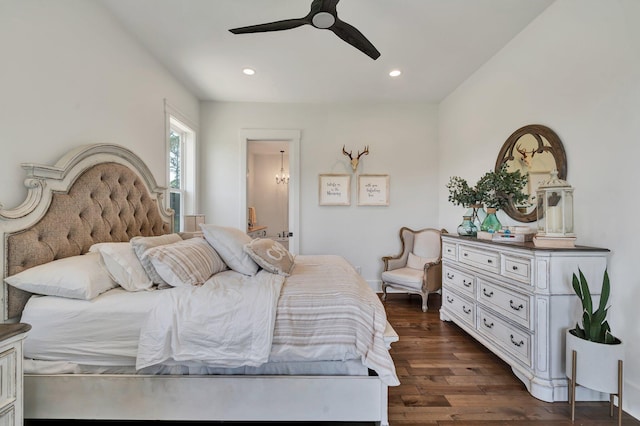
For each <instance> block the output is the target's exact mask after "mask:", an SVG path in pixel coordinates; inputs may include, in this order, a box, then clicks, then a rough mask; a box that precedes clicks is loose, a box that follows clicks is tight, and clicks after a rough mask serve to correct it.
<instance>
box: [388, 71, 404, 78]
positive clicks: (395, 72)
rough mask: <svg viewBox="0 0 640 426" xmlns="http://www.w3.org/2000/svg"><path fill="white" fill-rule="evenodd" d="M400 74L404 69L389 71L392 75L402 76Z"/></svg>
mask: <svg viewBox="0 0 640 426" xmlns="http://www.w3.org/2000/svg"><path fill="white" fill-rule="evenodd" d="M400 74H402V71H400V70H391V71H390V72H389V76H390V77H400Z"/></svg>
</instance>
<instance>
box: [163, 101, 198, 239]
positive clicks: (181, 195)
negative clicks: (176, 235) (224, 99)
mask: <svg viewBox="0 0 640 426" xmlns="http://www.w3.org/2000/svg"><path fill="white" fill-rule="evenodd" d="M168 122H169V126H168V137H167V139H168V141H167V149H168V153H167V163H168V167H167V169H168V176H167V177H168V192H169V194H168V196H169V197H168V198H169V207H171V208H172V209H173V210H174V222H173V231H174V232H180V231H182V230H183V229H184V220H183V218H184V215H185V214H193V213H195V212H196V190H195V176H196V174H195V172H196V170H195V169H196V162H195V140H196V133H195V131H194V130H193V129H192V128H191V127H190V126H188V125H186V124H184V121H182V120H179V119H178V118H176V117H175V116H174V115H172V114H171V113H170V112H169V113H168Z"/></svg>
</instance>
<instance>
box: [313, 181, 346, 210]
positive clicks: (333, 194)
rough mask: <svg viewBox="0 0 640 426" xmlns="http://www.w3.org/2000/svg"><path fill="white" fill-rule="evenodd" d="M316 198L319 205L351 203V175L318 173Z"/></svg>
mask: <svg viewBox="0 0 640 426" xmlns="http://www.w3.org/2000/svg"><path fill="white" fill-rule="evenodd" d="M318 182H319V192H318V200H319V204H320V205H321V206H350V205H351V175H338V174H325V175H319V179H318Z"/></svg>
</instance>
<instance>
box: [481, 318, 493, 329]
mask: <svg viewBox="0 0 640 426" xmlns="http://www.w3.org/2000/svg"><path fill="white" fill-rule="evenodd" d="M482 322H483V323H484V326H485V327H487V328H493V323H488V322H487V319H486V318H482Z"/></svg>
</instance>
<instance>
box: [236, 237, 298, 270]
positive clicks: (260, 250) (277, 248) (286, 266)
mask: <svg viewBox="0 0 640 426" xmlns="http://www.w3.org/2000/svg"><path fill="white" fill-rule="evenodd" d="M244 251H245V252H247V253H248V254H249V256H251V258H252V259H253V260H254V261H255V262H256V263H257V264H258V265H260V266H261V267H262V268H263V269H265V270H266V271H268V272H271V273H272V274H278V275H284V276H285V277H288V276H289V275H291V271H292V270H293V266H294V263H293V255H292V254H291V253H289V250H287V249H286V248H285V247H284V246H283V245H282V244H280V243H279V242H277V241H273V240H271V239H269V238H256V239H255V240H253V241H251V242H250V243H249V244H245V246H244Z"/></svg>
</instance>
